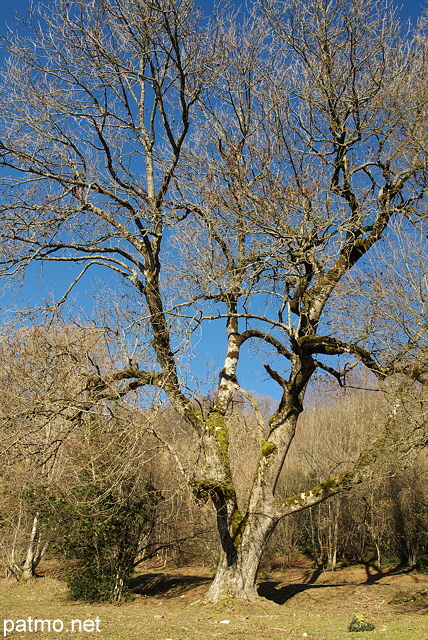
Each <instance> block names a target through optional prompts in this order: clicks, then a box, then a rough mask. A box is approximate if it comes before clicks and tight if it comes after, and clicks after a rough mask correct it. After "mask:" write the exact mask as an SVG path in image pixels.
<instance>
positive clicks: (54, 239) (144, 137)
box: [0, 0, 427, 601]
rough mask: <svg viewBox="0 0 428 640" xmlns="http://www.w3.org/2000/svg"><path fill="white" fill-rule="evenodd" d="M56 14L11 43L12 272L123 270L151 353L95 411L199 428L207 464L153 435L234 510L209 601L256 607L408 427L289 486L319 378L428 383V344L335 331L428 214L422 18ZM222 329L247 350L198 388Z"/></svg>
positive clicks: (317, 11)
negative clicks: (266, 587) (290, 533)
mask: <svg viewBox="0 0 428 640" xmlns="http://www.w3.org/2000/svg"><path fill="white" fill-rule="evenodd" d="M41 13H42V15H41V16H40V17H37V19H36V18H34V19H32V20H30V23H29V25H28V27H29V29H30V31H31V32H32V33H31V35H30V36H28V37H26V38H24V37H19V36H18V37H16V38H10V39H9V40H6V42H5V44H6V46H7V48H8V50H9V52H10V58H9V60H8V63H7V65H6V67H5V69H4V72H3V86H2V96H1V105H2V106H1V124H2V130H1V133H0V139H1V146H0V149H1V164H2V172H3V173H2V175H3V176H4V177H3V181H2V185H3V187H2V194H3V204H2V207H1V225H2V231H1V237H2V258H1V263H2V265H3V272H4V275H5V277H6V276H10V277H14V276H16V275H18V274H19V273H20V272H22V271H23V270H24V269H25V268H26V267H27V266H28V265H29V264H31V263H37V262H38V261H42V262H49V261H63V262H69V263H73V264H74V265H76V264H77V265H79V264H80V265H81V271H80V273H78V274H77V276H76V278H75V279H74V281H73V284H76V282H77V281H78V280H79V279H80V278H81V277H82V276H83V275H84V274H85V272H86V271H87V270H88V268H89V267H92V266H94V265H97V266H100V267H106V268H109V269H110V270H111V272H112V273H113V274H115V276H116V277H117V283H118V285H117V286H118V287H119V284H120V283H122V285H123V287H124V289H125V290H126V291H127V292H128V302H127V306H126V307H125V308H124V309H123V314H124V316H126V317H127V319H128V317H129V318H131V317H132V322H131V323H127V327H128V329H127V330H126V331H125V335H126V340H125V344H126V346H129V347H130V357H128V359H127V360H126V361H125V362H123V366H121V367H119V366H116V367H115V368H114V370H113V371H110V372H104V371H98V372H96V373H95V374H93V375H92V374H91V375H90V376H89V377H88V379H87V385H86V387H85V392H86V396H87V399H86V402H87V404H86V405H85V406H86V407H87V408H88V407H89V406H90V405H91V403H93V404H96V403H97V402H98V401H100V400H102V399H103V398H105V397H108V396H109V394H112V393H114V394H115V395H116V397H117V396H119V397H124V396H125V395H126V394H127V393H130V392H131V391H136V390H138V389H139V388H142V387H151V388H154V389H155V390H158V391H159V393H158V395H157V396H156V400H155V402H157V403H160V402H162V401H164V400H165V399H167V401H168V403H169V404H170V405H171V406H172V407H173V409H174V410H175V411H176V412H177V414H178V415H179V416H180V418H181V421H182V424H183V425H184V426H183V428H184V429H186V430H187V433H188V434H189V436H188V437H189V438H193V443H194V444H193V447H191V448H190V453H192V452H193V459H192V461H191V463H189V450H188V451H187V453H183V452H182V451H181V450H180V447H179V446H177V447H174V446H173V444H174V443H171V442H170V441H169V439H168V438H167V437H166V438H165V437H164V435H163V434H162V432H161V430H159V431H156V430H155V429H154V430H153V433H154V434H155V435H156V436H157V437H158V438H159V440H160V441H161V442H162V443H163V445H164V446H165V447H167V449H168V450H169V451H170V453H171V455H172V456H173V457H174V459H175V461H176V462H177V464H178V466H179V468H180V470H181V472H182V473H183V476H184V477H185V479H186V481H187V482H188V484H189V485H190V486H191V487H192V489H193V491H194V494H195V495H196V496H197V497H198V498H199V499H210V500H211V501H212V503H213V505H214V508H215V511H216V517H217V525H218V532H219V536H220V540H221V547H222V553H221V558H220V563H219V567H218V570H217V574H216V578H215V580H214V582H213V584H212V586H211V588H210V590H209V592H208V595H207V598H208V599H209V600H214V601H215V600H217V599H218V598H220V597H222V596H224V595H226V594H229V595H232V596H237V597H241V598H252V597H255V595H256V591H255V579H256V575H257V570H258V567H259V564H260V560H261V557H262V553H263V551H264V549H265V547H266V544H267V542H268V540H269V537H270V536H271V534H272V532H273V531H274V529H275V527H276V525H277V523H278V522H279V521H280V520H281V519H282V518H284V517H285V516H287V515H289V514H291V513H294V512H295V511H298V510H302V509H305V508H308V507H310V506H312V505H314V504H316V503H319V502H321V501H323V500H325V499H326V498H328V497H330V496H332V495H334V494H337V493H338V492H340V491H343V490H345V489H349V488H351V487H353V486H354V485H356V484H359V483H360V482H361V481H362V480H363V479H364V478H365V477H366V475H367V469H368V468H369V467H370V466H371V465H373V464H375V463H376V461H377V459H378V457H379V455H381V453H380V451H381V449H382V448H386V447H389V446H392V445H393V444H394V443H395V441H396V439H397V437H398V436H397V434H398V433H399V429H398V427H397V416H398V412H397V411H395V409H394V410H393V411H392V412H391V414H390V416H389V418H388V420H387V421H386V428H385V430H384V432H383V433H381V434H380V435H379V436H378V439H377V442H376V443H375V445H373V446H369V447H368V449H366V450H365V451H364V452H362V453H361V454H360V456H359V458H358V459H356V460H353V461H352V463H350V465H349V467H348V468H347V469H346V470H344V471H342V472H341V473H339V474H338V475H334V476H333V477H331V478H329V479H327V480H325V481H324V482H321V483H320V484H317V485H316V486H314V487H312V488H311V489H309V490H306V491H302V492H300V493H299V494H298V495H293V496H289V497H286V498H285V497H284V496H281V495H280V494H279V492H278V491H277V489H278V480H279V476H280V473H281V471H282V469H283V466H284V462H285V460H286V457H287V454H288V452H289V449H290V446H291V443H292V441H293V439H294V437H295V434H296V427H297V422H298V418H299V415H300V414H301V412H302V410H303V402H304V395H305V391H306V389H307V386H308V384H309V382H310V380H311V378H312V377H313V375H314V373H315V372H316V371H317V370H322V371H324V372H327V373H329V374H331V375H333V376H334V377H335V378H336V379H337V380H338V381H339V382H340V383H342V384H343V381H344V379H345V378H346V373H347V371H348V370H349V368H351V367H353V366H355V364H356V363H357V362H360V363H362V365H364V366H365V367H366V368H367V369H368V370H369V371H371V372H372V373H373V374H374V375H375V376H376V377H377V378H379V379H380V380H383V379H385V378H387V377H388V376H393V375H395V376H398V375H410V377H411V379H412V381H414V382H415V384H424V383H425V382H426V370H425V366H426V361H425V358H424V357H422V358H421V344H420V342H419V341H418V340H413V341H411V343H409V342H408V341H407V338H406V336H405V335H401V334H400V333H399V332H397V334H396V338H397V340H396V342H395V343H394V344H393V345H392V347H391V346H390V345H388V349H386V350H385V349H382V345H379V344H378V343H377V342H376V331H375V332H374V333H372V332H370V331H367V332H366V333H365V334H364V335H359V334H358V335H357V333H356V331H355V327H356V326H357V327H358V323H357V324H356V325H354V324H353V325H352V326H351V327H348V325H347V324H341V325H339V326H338V327H335V326H334V325H333V324H332V325H331V326H330V320H331V319H332V317H333V316H334V311H335V309H336V307H337V295H338V294H339V293H340V292H341V291H342V288H341V287H342V284H343V283H344V282H345V278H346V276H347V274H348V273H350V272H351V271H352V270H354V269H355V267H356V265H357V264H359V265H364V267H365V268H367V269H368V268H369V263H368V261H367V256H368V255H369V252H372V253H373V249H374V247H375V246H376V245H377V244H379V241H380V240H381V239H382V238H383V237H384V236H385V235H387V234H388V232H389V227H390V225H391V223H392V221H393V220H402V221H403V224H404V225H406V226H408V227H409V228H411V225H416V226H417V225H419V226H420V227H421V225H423V224H424V221H423V219H422V212H423V206H424V197H425V187H426V97H427V85H426V82H427V81H426V74H425V71H424V70H425V58H426V36H425V34H424V32H423V25H422V24H421V25H420V26H419V27H418V28H417V29H415V31H414V33H408V34H404V35H401V28H400V26H399V25H398V24H397V21H396V19H395V16H394V12H393V11H392V9H391V8H390V6H389V5H388V4H385V2H383V1H382V2H380V1H379V0H371V1H370V2H363V1H362V0H357V1H356V2H348V1H347V0H335V1H334V2H329V3H326V2H324V1H323V0H305V1H304V2H303V3H302V2H299V3H297V2H294V0H290V1H287V2H276V1H272V2H269V1H266V2H260V3H259V4H255V6H254V9H253V11H252V13H251V15H250V16H249V17H248V18H242V19H239V20H236V21H235V20H234V19H233V18H232V17H230V16H224V17H223V18H221V19H220V18H219V20H218V22H217V24H216V25H215V27H212V26H210V24H209V23H208V21H207V20H206V19H203V18H202V17H200V16H199V14H198V12H197V11H195V10H194V6H193V4H192V3H191V2H190V1H189V0H179V1H178V2H172V1H171V0H151V1H148V0H147V1H146V0H109V1H105V0H103V1H101V0H100V1H95V2H92V1H91V2H87V1H86V0H74V1H72V2H62V1H60V2H59V3H58V5H57V9H56V11H55V12H54V13H53V14H47V13H45V14H43V9H42V10H41ZM421 228H422V227H421ZM73 284H72V285H71V286H73ZM369 284H370V282H369ZM69 290H70V289H69ZM69 290H67V293H66V294H65V295H64V296H63V298H64V297H67V295H68V292H69ZM118 295H119V294H118ZM214 320H215V321H218V324H219V326H220V327H222V328H223V330H224V340H225V344H226V355H225V358H224V360H223V364H222V366H220V367H219V370H218V372H217V374H218V381H217V382H216V383H215V386H214V389H213V391H212V393H211V394H210V395H209V397H208V398H207V401H206V402H201V401H200V399H199V402H197V401H196V399H195V396H196V390H195V387H194V386H193V389H192V377H191V376H189V375H187V371H188V368H189V366H190V365H191V358H190V356H189V352H190V353H191V351H192V339H193V338H192V336H194V335H195V332H198V331H201V332H202V335H204V333H205V327H206V326H207V325H208V323H211V322H213V321H214ZM424 326H425V325H424ZM129 327H131V329H129ZM254 343H257V344H259V345H261V346H260V352H259V353H260V354H261V357H260V359H259V363H260V361H261V363H264V371H265V373H266V374H267V375H268V376H269V378H270V379H271V380H272V383H273V384H275V385H276V386H277V388H279V390H280V400H279V402H278V404H277V407H276V408H275V411H274V412H273V413H272V414H271V415H270V417H269V419H268V420H266V419H265V416H264V415H263V411H262V410H261V408H260V407H259V406H258V404H257V402H256V400H255V398H254V397H253V396H252V395H251V394H250V393H249V391H248V390H247V389H244V388H243V386H242V385H241V384H240V382H239V375H238V373H239V371H238V361H239V358H240V356H241V354H244V353H245V351H246V350H247V351H248V352H250V353H255V351H256V350H255V347H254ZM423 346H424V345H422V347H423ZM131 355H132V357H131ZM136 356H137V357H136ZM332 356H333V357H335V358H336V361H337V362H338V366H337V367H335V366H334V361H332V358H331V357H332ZM136 362H144V363H145V365H144V367H145V368H144V369H143V368H140V367H139V366H137V365H136V364H135V363H136ZM193 375H194V376H199V372H198V371H196V372H194V374H193ZM189 388H190V389H191V390H189ZM237 393H239V394H241V396H243V397H244V398H246V400H247V401H248V402H249V403H250V404H251V406H252V407H253V409H254V413H255V416H256V417H257V425H258V434H257V435H258V438H259V446H258V452H257V455H256V456H255V459H254V460H253V470H252V480H251V490H250V492H249V495H248V496H247V499H246V500H241V499H240V497H239V496H238V491H237V487H236V482H235V477H236V475H235V476H234V471H233V461H232V460H231V458H230V455H229V431H230V429H229V424H228V415H229V413H230V410H231V407H232V404H233V401H234V398H235V397H236V394H237ZM393 408H394V407H393ZM400 437H401V438H403V436H402V435H401V436H400ZM420 442H421V440H420V441H419V443H420Z"/></svg>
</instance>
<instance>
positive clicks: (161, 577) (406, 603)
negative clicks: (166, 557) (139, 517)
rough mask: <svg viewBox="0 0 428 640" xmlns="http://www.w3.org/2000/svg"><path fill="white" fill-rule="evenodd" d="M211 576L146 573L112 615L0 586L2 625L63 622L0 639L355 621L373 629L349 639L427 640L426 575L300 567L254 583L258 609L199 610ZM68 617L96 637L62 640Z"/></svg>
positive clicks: (212, 635) (289, 628)
mask: <svg viewBox="0 0 428 640" xmlns="http://www.w3.org/2000/svg"><path fill="white" fill-rule="evenodd" d="M47 573H49V572H47ZM212 575H213V573H212V571H210V570H209V569H208V568H203V567H195V566H191V567H180V568H163V567H156V566H152V567H151V568H150V569H149V570H148V569H147V568H145V569H144V570H141V573H140V574H139V575H137V576H136V577H135V578H134V579H133V581H132V588H133V591H134V593H135V599H134V600H132V601H130V602H127V603H125V604H123V605H122V606H120V607H116V606H112V605H98V604H96V605H89V604H84V603H71V602H69V601H67V596H66V587H65V584H64V583H63V582H62V581H60V580H58V579H56V578H53V577H51V576H49V575H46V577H44V578H40V579H38V580H35V581H33V582H31V583H27V584H23V585H17V584H16V583H11V582H8V581H6V580H3V581H0V625H1V624H2V615H3V618H7V619H9V620H17V619H18V618H21V619H25V618H26V617H27V616H30V615H31V616H33V618H39V619H40V618H42V617H43V618H45V619H51V620H52V619H60V620H63V621H65V631H64V632H63V633H62V634H55V633H53V632H50V633H34V632H30V631H28V629H26V630H24V632H22V630H21V632H20V633H16V632H15V631H12V632H11V633H8V634H7V637H10V638H18V637H19V638H30V637H31V638H34V637H35V638H37V640H43V639H44V638H46V639H48V638H49V639H50V640H53V639H54V638H56V639H58V640H59V639H62V638H73V640H83V638H85V639H87V638H88V636H89V635H90V636H93V635H96V636H97V639H98V640H104V639H105V640H110V639H113V638H114V639H115V640H137V639H138V640H297V639H298V638H299V639H301V640H303V639H306V640H343V639H344V638H353V637H355V633H350V632H348V626H349V623H350V622H351V620H352V618H353V616H354V615H355V614H357V613H361V614H363V615H364V617H365V619H366V621H367V622H370V623H372V624H373V625H374V626H375V629H374V631H371V632H362V633H358V635H357V636H356V638H357V640H364V639H369V638H382V639H384V640H428V576H427V575H421V574H416V573H414V572H403V571H399V570H394V569H391V570H389V571H384V572H379V571H377V570H375V569H374V568H373V567H370V566H358V567H349V568H345V569H341V570H338V571H334V572H332V571H320V570H315V569H314V568H313V567H312V566H311V564H310V563H309V562H301V563H299V566H294V567H290V568H289V569H287V570H286V571H284V572H274V573H271V574H262V575H261V576H260V582H259V594H260V596H261V598H260V601H258V602H256V603H242V602H235V601H228V602H222V603H221V604H218V605H203V604H202V603H201V602H200V599H201V597H202V596H203V594H204V593H205V591H206V590H207V588H208V586H209V581H210V580H211V579H212ZM76 618H80V619H85V620H87V619H88V620H93V619H95V618H98V620H99V629H97V630H93V629H92V630H91V632H90V633H80V634H79V633H77V634H76V633H70V629H68V627H67V625H68V626H69V624H68V622H69V620H70V619H76ZM9 624H10V625H11V623H9ZM21 629H22V628H21ZM67 629H68V630H67ZM1 632H2V629H0V635H3V637H6V636H4V634H2V633H1Z"/></svg>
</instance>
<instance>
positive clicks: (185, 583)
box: [129, 573, 212, 598]
mask: <svg viewBox="0 0 428 640" xmlns="http://www.w3.org/2000/svg"><path fill="white" fill-rule="evenodd" d="M211 580H212V578H204V577H201V576H184V575H168V574H167V573H148V574H145V575H141V576H136V577H135V578H132V579H131V580H130V581H129V588H130V589H131V590H132V591H133V592H134V593H138V594H140V595H143V596H157V595H163V596H164V597H167V598H174V597H176V596H179V595H182V594H184V593H186V592H187V591H190V589H194V588H195V587H199V586H201V585H203V584H207V583H209V582H211Z"/></svg>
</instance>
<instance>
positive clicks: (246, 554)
mask: <svg viewBox="0 0 428 640" xmlns="http://www.w3.org/2000/svg"><path fill="white" fill-rule="evenodd" d="M276 524H277V522H276V521H275V520H273V519H272V518H270V517H268V516H265V515H257V516H250V517H249V518H248V520H247V522H246V523H245V529H244V531H243V532H242V534H241V535H242V539H241V540H240V541H239V543H236V540H235V544H236V546H235V545H233V544H232V545H230V546H229V547H227V545H224V544H223V545H222V546H223V548H222V551H221V556H220V562H219V565H218V568H217V573H216V575H215V578H214V581H213V582H212V584H211V586H210V588H209V590H208V592H207V594H206V595H205V598H204V601H205V602H218V601H219V600H222V599H225V598H238V599H241V600H255V599H257V598H258V597H259V596H258V593H257V587H256V580H257V574H258V570H259V566H260V561H261V559H262V555H263V552H264V550H265V547H266V544H267V542H268V541H269V538H270V536H271V534H272V532H273V531H274V529H275V526H276ZM225 546H226V547H227V548H225Z"/></svg>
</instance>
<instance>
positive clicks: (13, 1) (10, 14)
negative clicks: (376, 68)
mask: <svg viewBox="0 0 428 640" xmlns="http://www.w3.org/2000/svg"><path fill="white" fill-rule="evenodd" d="M50 2H52V3H55V0H50ZM45 3H46V4H49V0H48V1H47V2H46V0H45ZM28 4H29V3H28V0H0V25H1V27H3V25H4V24H5V23H6V22H7V23H9V24H10V25H12V24H13V23H14V22H15V15H16V13H18V14H20V15H22V16H24V15H25V14H26V13H27V8H28ZM231 4H234V2H232V3H231ZM235 4H238V3H237V2H236V3H235ZM394 4H396V5H397V6H398V7H401V13H402V16H403V18H406V19H407V18H411V19H413V20H414V19H415V18H416V17H417V16H419V15H420V14H421V13H422V9H423V7H427V6H428V2H427V0H406V1H405V2H398V1H395V2H394ZM198 5H199V6H200V7H202V8H203V9H208V8H211V7H212V5H213V0H199V2H198Z"/></svg>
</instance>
